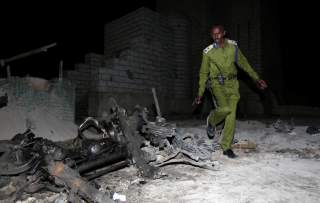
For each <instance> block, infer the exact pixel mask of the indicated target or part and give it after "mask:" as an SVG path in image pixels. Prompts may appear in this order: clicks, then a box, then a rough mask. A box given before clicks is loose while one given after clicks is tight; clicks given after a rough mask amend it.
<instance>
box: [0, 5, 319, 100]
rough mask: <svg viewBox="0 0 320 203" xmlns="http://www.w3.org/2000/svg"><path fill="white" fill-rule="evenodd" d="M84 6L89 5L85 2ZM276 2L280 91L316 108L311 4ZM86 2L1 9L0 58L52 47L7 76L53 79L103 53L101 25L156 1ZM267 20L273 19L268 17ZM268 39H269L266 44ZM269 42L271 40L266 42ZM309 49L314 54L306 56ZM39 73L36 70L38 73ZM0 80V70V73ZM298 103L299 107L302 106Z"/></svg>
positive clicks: (313, 7)
mask: <svg viewBox="0 0 320 203" xmlns="http://www.w3.org/2000/svg"><path fill="white" fill-rule="evenodd" d="M89 2H90V3H89ZM310 2H312V1H309V2H308V3H306V1H304V2H298V1H297V2H290V3H288V1H279V4H278V5H279V9H278V10H279V11H278V16H279V21H278V23H279V24H280V30H278V32H279V33H278V34H279V36H280V39H281V42H280V43H281V44H280V46H281V47H282V56H281V57H282V61H283V67H284V68H283V71H284V73H285V76H284V81H285V85H284V86H285V87H284V88H285V90H287V91H286V92H287V93H288V94H291V95H294V94H297V95H298V96H300V98H305V99H304V100H305V101H303V102H305V103H304V104H306V103H307V104H310V105H314V106H320V99H319V98H320V97H319V96H318V95H317V93H316V92H318V90H317V89H318V87H320V85H319V82H318V81H320V77H319V74H318V73H319V71H318V69H319V68H320V67H319V64H318V63H319V62H318V61H319V58H320V56H318V55H319V53H320V51H317V50H320V46H317V45H316V44H317V41H319V39H318V38H319V35H318V34H317V33H316V29H319V28H316V27H315V25H317V24H318V23H316V19H317V17H316V15H317V14H318V13H319V12H318V11H317V10H316V9H317V8H318V7H317V6H316V5H315V3H310ZM104 4H105V5H103V4H102V3H101V4H97V3H92V2H91V1H88V2H87V3H85V2H84V3H78V2H77V3H76V4H74V5H70V4H69V5H66V4H64V3H50V2H45V3H40V4H39V3H38V4H37V5H36V4H33V5H30V4H26V3H23V4H21V3H20V2H19V3H18V2H17V3H15V4H14V3H13V4H12V5H5V4H2V5H1V12H0V24H1V32H0V35H1V37H0V59H3V58H7V57H11V56H14V55H16V54H20V53H23V52H26V51H29V50H32V49H35V48H39V47H41V46H44V45H47V44H50V43H53V42H57V44H58V45H57V46H56V47H54V48H51V49H49V51H48V52H47V53H41V54H37V55H34V56H31V57H28V58H26V59H21V60H19V61H16V62H14V63H12V64H11V67H12V69H11V70H12V74H13V75H18V76H25V75H26V74H30V75H32V76H37V77H43V78H46V79H51V78H52V77H57V76H58V62H59V60H64V65H65V68H68V69H71V68H73V64H74V63H76V62H82V61H83V60H84V55H85V54H86V53H89V52H95V53H103V25H104V24H105V23H107V22H110V21H112V20H114V19H117V18H119V17H121V16H123V15H125V14H127V13H128V12H131V11H133V10H135V9H137V8H140V7H141V6H145V7H149V8H151V9H152V10H155V9H156V1H155V0H150V1H147V0H146V1H138V0H137V1H134V0H131V1H116V2H113V3H112V4H111V3H110V5H107V2H104ZM270 15H273V14H270ZM268 40H269V39H268ZM270 40H272V39H270ZM311 49H313V50H314V51H311ZM39 70H41V71H39ZM0 74H1V77H4V76H5V70H4V69H2V70H0ZM303 102H302V103H303Z"/></svg>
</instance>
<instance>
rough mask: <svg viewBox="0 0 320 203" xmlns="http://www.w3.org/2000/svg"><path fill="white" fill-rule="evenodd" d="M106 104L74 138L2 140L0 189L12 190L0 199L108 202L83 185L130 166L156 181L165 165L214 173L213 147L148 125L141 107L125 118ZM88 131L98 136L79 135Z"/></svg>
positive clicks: (160, 124) (160, 123)
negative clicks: (36, 196) (59, 195)
mask: <svg viewBox="0 0 320 203" xmlns="http://www.w3.org/2000/svg"><path fill="white" fill-rule="evenodd" d="M109 103H110V111H109V112H108V113H106V114H104V117H103V118H101V119H95V118H92V117H89V118H87V119H85V121H84V122H83V123H82V124H81V125H80V126H79V129H78V135H77V136H76V137H75V138H74V139H71V140H67V141H63V142H53V141H51V140H48V139H44V138H42V137H36V136H35V134H34V133H33V132H32V130H31V129H28V130H27V131H26V132H24V133H22V134H20V133H19V134H17V135H15V136H14V137H13V138H12V139H11V140H4V141H1V142H0V178H1V179H0V180H2V181H1V182H2V185H1V186H2V187H5V186H8V185H10V184H11V183H13V185H14V187H13V189H12V191H11V192H10V194H2V195H1V196H2V198H11V200H19V199H21V198H22V195H23V194H24V193H27V194H32V193H35V192H37V191H39V190H42V189H44V190H48V191H53V192H61V191H63V190H67V191H68V193H69V198H68V199H69V200H71V202H77V201H78V200H80V199H84V200H87V201H89V202H90V201H93V202H98V203H100V202H101V203H102V202H110V201H112V200H111V196H110V195H109V194H105V193H104V192H101V191H99V190H98V189H97V188H96V187H94V186H92V185H91V184H90V183H89V182H88V180H93V179H95V178H97V177H100V176H102V175H105V174H107V173H109V172H111V171H114V170H118V169H120V168H123V167H126V166H129V165H132V164H133V165H135V166H136V167H137V168H138V172H139V174H140V176H143V177H146V178H158V177H159V176H161V173H159V167H162V166H165V165H168V164H188V165H192V166H196V167H200V168H204V169H209V170H216V169H215V168H214V165H213V162H211V161H210V156H211V153H212V152H213V149H212V146H206V145H205V144H204V142H203V141H202V140H201V139H200V138H199V137H198V136H195V135H192V134H182V133H179V132H178V131H177V129H176V125H175V124H171V123H168V122H166V120H165V119H157V120H156V121H155V122H152V121H149V119H148V111H147V109H146V108H142V107H140V106H136V109H135V111H134V112H133V114H132V115H128V114H127V112H126V110H125V109H123V108H122V107H120V106H119V105H118V104H117V102H116V101H115V100H114V99H110V101H109ZM29 127H30V126H29ZM91 127H93V128H95V129H96V131H97V133H99V134H100V135H102V136H101V137H99V138H87V137H86V136H85V134H84V131H85V130H87V129H89V128H91ZM200 146H202V147H200ZM8 176H9V179H6V177H8ZM118 198H119V199H124V197H123V196H118Z"/></svg>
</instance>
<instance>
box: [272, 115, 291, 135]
mask: <svg viewBox="0 0 320 203" xmlns="http://www.w3.org/2000/svg"><path fill="white" fill-rule="evenodd" d="M273 127H274V128H275V129H276V131H277V132H281V133H291V132H292V131H293V129H294V123H293V119H292V118H291V120H290V122H286V121H283V120H281V119H278V120H277V121H276V122H275V123H273Z"/></svg>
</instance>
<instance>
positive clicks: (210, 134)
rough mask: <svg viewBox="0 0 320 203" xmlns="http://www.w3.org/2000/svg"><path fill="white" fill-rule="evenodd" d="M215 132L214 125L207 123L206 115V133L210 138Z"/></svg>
mask: <svg viewBox="0 0 320 203" xmlns="http://www.w3.org/2000/svg"><path fill="white" fill-rule="evenodd" d="M215 134H216V127H215V126H212V125H211V124H210V123H209V116H208V117H207V135H208V137H209V138H210V139H213V138H214V136H215Z"/></svg>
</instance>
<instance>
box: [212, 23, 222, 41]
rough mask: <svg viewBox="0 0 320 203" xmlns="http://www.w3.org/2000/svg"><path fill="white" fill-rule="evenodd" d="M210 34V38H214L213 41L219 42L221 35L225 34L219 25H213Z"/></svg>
mask: <svg viewBox="0 0 320 203" xmlns="http://www.w3.org/2000/svg"><path fill="white" fill-rule="evenodd" d="M211 34H212V39H213V40H214V42H216V43H218V44H221V42H222V40H223V37H224V35H225V31H224V30H223V29H221V28H220V27H214V28H212V31H211Z"/></svg>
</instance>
